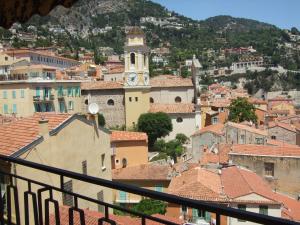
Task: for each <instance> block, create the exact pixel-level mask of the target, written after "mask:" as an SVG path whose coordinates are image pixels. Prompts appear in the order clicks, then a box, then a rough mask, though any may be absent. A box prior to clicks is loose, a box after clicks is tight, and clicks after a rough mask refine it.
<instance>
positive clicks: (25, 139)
mask: <svg viewBox="0 0 300 225" xmlns="http://www.w3.org/2000/svg"><path fill="white" fill-rule="evenodd" d="M71 117H72V115H70V114H56V113H36V114H34V116H31V117H27V118H22V119H19V120H17V121H14V122H11V123H9V124H4V125H1V126H0V155H6V156H10V155H12V154H14V153H16V152H18V151H19V150H21V149H22V148H25V147H26V146H29V145H30V144H32V143H33V142H34V141H37V140H38V139H39V138H40V137H41V136H40V135H39V127H38V126H39V124H38V122H39V121H40V120H41V119H42V118H44V120H48V121H49V122H48V126H49V131H51V130H54V129H55V128H57V127H59V126H60V125H61V124H63V123H64V122H65V121H67V120H68V119H70V118H71Z"/></svg>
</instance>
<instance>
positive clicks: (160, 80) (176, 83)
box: [150, 75, 194, 88]
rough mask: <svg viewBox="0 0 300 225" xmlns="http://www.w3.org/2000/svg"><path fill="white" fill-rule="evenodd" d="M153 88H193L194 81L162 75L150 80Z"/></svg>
mask: <svg viewBox="0 0 300 225" xmlns="http://www.w3.org/2000/svg"><path fill="white" fill-rule="evenodd" d="M150 85H151V87H161V88H162V87H193V86H194V85H193V82H192V79H190V78H182V77H179V76H173V75H160V76H157V77H154V78H151V79H150Z"/></svg>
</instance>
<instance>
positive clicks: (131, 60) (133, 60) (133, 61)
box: [130, 53, 135, 65]
mask: <svg viewBox="0 0 300 225" xmlns="http://www.w3.org/2000/svg"><path fill="white" fill-rule="evenodd" d="M130 63H131V65H135V54H134V53H130Z"/></svg>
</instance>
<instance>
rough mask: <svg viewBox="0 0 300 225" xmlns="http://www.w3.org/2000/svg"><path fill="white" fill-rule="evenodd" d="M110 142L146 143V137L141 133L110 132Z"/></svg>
mask: <svg viewBox="0 0 300 225" xmlns="http://www.w3.org/2000/svg"><path fill="white" fill-rule="evenodd" d="M110 140H111V142H118V141H148V136H147V134H146V133H143V132H130V131H112V133H111V137H110Z"/></svg>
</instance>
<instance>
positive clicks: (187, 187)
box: [168, 166, 300, 220]
mask: <svg viewBox="0 0 300 225" xmlns="http://www.w3.org/2000/svg"><path fill="white" fill-rule="evenodd" d="M168 192H169V193H171V194H175V195H178V196H182V197H188V198H192V199H197V200H203V201H215V202H227V203H229V204H230V203H232V202H234V203H236V202H237V203H239V202H243V203H254V204H262V203H263V204H278V205H283V207H282V217H284V218H288V219H293V220H299V218H300V202H298V201H296V200H295V199H292V198H289V197H287V196H285V195H282V194H278V193H275V192H273V190H272V188H271V187H270V186H269V185H268V183H267V182H265V181H264V180H263V179H262V178H261V177H260V176H258V175H257V174H255V173H254V172H252V171H249V170H247V169H244V168H239V167H236V166H232V167H227V168H223V169H221V170H219V171H218V172H213V171H209V170H207V169H204V168H200V167H196V168H193V169H190V170H188V171H186V172H184V173H182V174H181V175H179V176H177V177H175V178H173V179H172V181H171V183H170V185H169V188H168ZM253 193H254V194H257V195H258V196H261V197H263V198H265V199H259V198H258V199H253V198H252V197H251V198H249V199H247V198H246V197H244V196H247V195H249V194H253ZM240 197H244V198H243V199H242V200H241V199H240Z"/></svg>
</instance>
